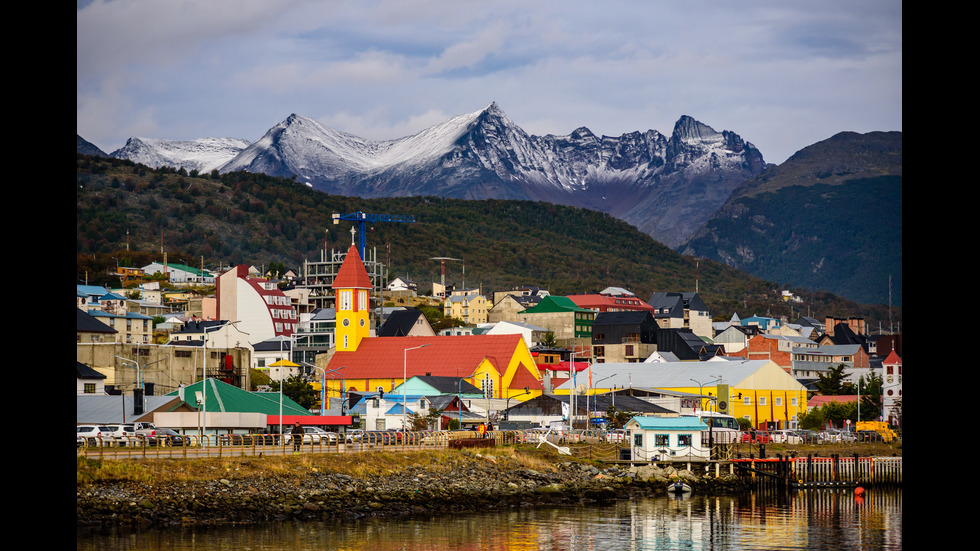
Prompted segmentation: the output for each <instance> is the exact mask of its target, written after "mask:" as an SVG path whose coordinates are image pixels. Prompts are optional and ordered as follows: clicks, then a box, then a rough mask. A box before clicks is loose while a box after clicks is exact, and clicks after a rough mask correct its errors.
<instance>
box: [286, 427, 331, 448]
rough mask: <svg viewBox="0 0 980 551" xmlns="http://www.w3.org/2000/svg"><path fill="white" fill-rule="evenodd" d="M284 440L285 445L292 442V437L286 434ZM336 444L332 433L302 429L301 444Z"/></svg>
mask: <svg viewBox="0 0 980 551" xmlns="http://www.w3.org/2000/svg"><path fill="white" fill-rule="evenodd" d="M284 440H285V441H286V443H287V444H291V443H292V442H293V435H292V434H290V433H286V435H285V436H284ZM321 442H322V443H323V444H327V443H330V444H336V443H337V434H336V433H333V432H327V431H325V430H323V429H321V428H320V427H303V443H304V444H320V443H321Z"/></svg>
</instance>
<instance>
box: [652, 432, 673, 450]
mask: <svg viewBox="0 0 980 551" xmlns="http://www.w3.org/2000/svg"><path fill="white" fill-rule="evenodd" d="M653 443H654V445H655V446H657V447H658V448H666V447H667V446H669V445H670V435H669V434H655V435H653Z"/></svg>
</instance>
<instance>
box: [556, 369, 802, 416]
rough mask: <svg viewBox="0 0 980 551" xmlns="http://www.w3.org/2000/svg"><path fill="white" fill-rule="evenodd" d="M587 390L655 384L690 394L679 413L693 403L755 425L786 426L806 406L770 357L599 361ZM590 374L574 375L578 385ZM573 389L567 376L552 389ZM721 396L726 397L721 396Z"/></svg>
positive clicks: (797, 388)
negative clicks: (593, 382)
mask: <svg viewBox="0 0 980 551" xmlns="http://www.w3.org/2000/svg"><path fill="white" fill-rule="evenodd" d="M591 369H592V373H591V381H595V382H596V385H597V386H596V387H595V388H589V390H588V393H589V394H592V393H593V392H595V393H596V394H601V393H605V392H610V391H613V390H616V391H620V390H622V389H627V388H635V389H659V390H665V391H670V392H674V393H682V394H686V395H688V396H689V398H686V399H684V400H681V404H680V405H681V409H682V411H678V413H687V412H691V411H694V410H695V409H703V410H709V409H710V410H712V411H722V410H724V409H727V410H728V413H729V414H731V415H733V416H734V417H737V418H744V419H747V420H748V421H749V423H750V424H751V425H752V426H754V427H757V428H763V427H764V424H765V423H767V422H775V423H777V425H778V426H777V427H776V428H787V427H788V426H789V425H790V423H793V422H796V421H798V420H799V415H800V413H803V412H806V400H807V394H806V387H804V386H803V385H802V384H800V383H799V382H798V381H797V380H796V379H794V378H793V376H792V375H790V374H788V373H786V371H785V370H783V368H781V367H779V365H777V364H776V363H775V362H773V361H771V360H719V361H708V362H664V363H602V364H593V365H592V367H591ZM589 380H590V379H589V377H588V376H586V377H583V376H582V374H580V375H579V376H578V381H577V382H578V384H579V386H581V385H583V384H586V385H588V382H589ZM725 385H727V392H728V396H729V398H728V402H727V403H719V402H720V400H719V390H722V392H723V393H724V391H725ZM571 390H572V382H571V380H569V381H567V382H565V383H564V384H562V385H561V386H559V387H558V388H557V389H556V390H555V393H556V394H567V393H568V392H570V391H571ZM722 398H724V397H722Z"/></svg>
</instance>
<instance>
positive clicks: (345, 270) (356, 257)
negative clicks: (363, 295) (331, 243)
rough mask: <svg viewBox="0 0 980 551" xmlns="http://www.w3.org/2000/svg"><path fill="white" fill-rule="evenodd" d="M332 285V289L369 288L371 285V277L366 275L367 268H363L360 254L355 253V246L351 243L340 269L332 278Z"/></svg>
mask: <svg viewBox="0 0 980 551" xmlns="http://www.w3.org/2000/svg"><path fill="white" fill-rule="evenodd" d="M332 287H333V288H334V289H370V288H372V287H373V285H371V278H370V277H369V276H368V273H367V270H365V269H364V262H362V261H361V255H360V254H358V253H357V247H355V246H354V245H351V246H350V249H349V250H348V251H347V257H346V258H344V263H343V264H341V265H340V270H338V271H337V277H335V278H334V280H333V286H332Z"/></svg>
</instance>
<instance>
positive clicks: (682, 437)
mask: <svg viewBox="0 0 980 551" xmlns="http://www.w3.org/2000/svg"><path fill="white" fill-rule="evenodd" d="M693 444H694V439H693V438H692V437H691V435H690V434H678V435H677V445H678V446H691V445H693Z"/></svg>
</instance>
